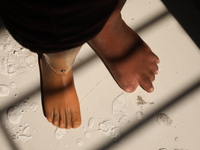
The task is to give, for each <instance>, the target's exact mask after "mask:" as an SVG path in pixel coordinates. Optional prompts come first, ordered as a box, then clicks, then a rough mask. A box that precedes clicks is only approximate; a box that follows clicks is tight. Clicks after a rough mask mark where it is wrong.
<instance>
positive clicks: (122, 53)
mask: <svg viewBox="0 0 200 150" xmlns="http://www.w3.org/2000/svg"><path fill="white" fill-rule="evenodd" d="M124 3H125V1H124V0H121V1H120V3H119V5H118V6H117V8H116V9H115V10H114V11H113V13H112V14H111V16H110V18H109V19H108V20H107V22H106V24H105V25H104V27H103V29H102V30H101V31H100V32H99V33H98V34H97V35H96V36H95V37H94V38H93V39H91V40H90V41H88V44H89V45H90V46H91V47H92V48H93V49H94V51H95V52H96V53H97V54H98V56H99V57H100V58H101V60H102V61H103V62H104V64H105V66H106V67H107V69H108V70H109V72H110V73H111V75H112V76H113V78H114V79H115V81H116V82H117V84H118V85H119V86H120V87H121V88H122V89H123V90H124V91H126V92H133V91H135V90H136V88H137V87H138V86H141V87H142V88H143V89H144V90H145V91H147V92H149V93H150V92H153V90H154V87H153V84H152V82H153V81H154V80H155V75H156V74H157V73H158V66H157V64H158V63H159V62H160V61H159V58H158V57H157V56H156V55H155V54H154V53H153V52H152V51H151V49H150V48H149V47H148V45H147V44H146V43H145V42H144V41H143V40H142V39H141V38H140V37H139V36H138V35H137V33H135V32H134V31H133V30H132V29H131V28H129V27H128V26H127V25H126V23H125V22H124V21H123V20H122V18H121V14H120V11H121V9H122V7H123V5H124ZM61 56H62V55H61ZM69 57H71V56H69ZM73 57H74V59H75V56H73ZM61 59H62V58H61ZM58 60H60V58H59V59H58ZM52 62H53V63H56V64H59V63H60V62H58V61H56V60H55V62H54V60H53V61H52ZM62 64H63V63H61V66H62ZM40 68H41V74H42V77H43V78H42V83H43V88H42V91H43V108H44V113H45V116H46V117H47V119H48V121H49V122H51V123H52V124H53V125H55V126H57V127H59V128H66V129H70V128H77V127H79V126H80V125H81V115H80V106H79V100H78V97H77V94H76V90H75V87H74V83H73V70H72V68H71V65H68V66H67V70H69V71H67V72H65V73H64V74H59V73H56V72H55V71H54V70H52V68H51V67H50V66H49V65H48V63H46V61H45V58H44V57H42V59H41V61H40Z"/></svg>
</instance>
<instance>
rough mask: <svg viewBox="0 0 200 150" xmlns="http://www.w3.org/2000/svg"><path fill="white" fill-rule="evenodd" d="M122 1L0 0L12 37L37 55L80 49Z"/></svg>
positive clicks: (3, 17) (5, 22)
mask: <svg viewBox="0 0 200 150" xmlns="http://www.w3.org/2000/svg"><path fill="white" fill-rule="evenodd" d="M118 1H119V0H65V1H64V0H54V1H53V2H52V1H51V0H48V1H47V0H40V1H38V0H35V1H28V0H0V15H1V17H2V20H3V22H4V24H5V26H6V27H7V29H8V30H9V32H10V33H11V35H12V36H13V37H14V38H15V39H16V40H17V41H18V42H19V43H20V44H21V45H22V46H24V47H26V48H28V49H30V50H31V51H33V52H37V53H52V52H57V51H63V50H67V49H71V48H74V47H77V46H80V45H82V44H84V43H85V42H87V41H88V40H89V39H91V38H92V37H94V36H95V35H96V34H97V33H98V32H99V31H100V30H101V29H102V27H103V25H104V24H105V22H106V20H107V19H108V17H109V15H110V14H111V12H112V11H113V10H114V9H115V7H116V5H117V4H118Z"/></svg>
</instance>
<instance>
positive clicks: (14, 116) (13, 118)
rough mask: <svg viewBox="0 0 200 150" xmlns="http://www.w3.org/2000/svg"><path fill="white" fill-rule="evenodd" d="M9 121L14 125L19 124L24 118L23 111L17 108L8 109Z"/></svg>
mask: <svg viewBox="0 0 200 150" xmlns="http://www.w3.org/2000/svg"><path fill="white" fill-rule="evenodd" d="M7 117H8V121H9V122H10V123H12V124H18V123H19V122H20V119H21V117H22V112H21V109H20V108H19V107H17V106H13V107H10V108H8V111H7Z"/></svg>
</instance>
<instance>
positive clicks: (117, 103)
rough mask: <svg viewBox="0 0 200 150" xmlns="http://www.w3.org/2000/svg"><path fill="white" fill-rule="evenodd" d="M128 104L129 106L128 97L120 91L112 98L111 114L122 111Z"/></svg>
mask: <svg viewBox="0 0 200 150" xmlns="http://www.w3.org/2000/svg"><path fill="white" fill-rule="evenodd" d="M128 106H129V99H128V98H127V96H126V95H125V94H124V93H122V94H121V95H119V96H118V97H117V98H115V99H114V100H113V104H112V112H113V114H118V113H121V112H124V111H125V110H126V108H127V107H128Z"/></svg>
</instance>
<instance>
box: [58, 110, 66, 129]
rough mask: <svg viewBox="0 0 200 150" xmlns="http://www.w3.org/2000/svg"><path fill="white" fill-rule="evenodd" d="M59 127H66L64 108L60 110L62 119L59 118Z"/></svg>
mask: <svg viewBox="0 0 200 150" xmlns="http://www.w3.org/2000/svg"><path fill="white" fill-rule="evenodd" d="M59 121H60V122H59V127H60V128H66V116H65V112H64V110H61V111H60V120H59Z"/></svg>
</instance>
